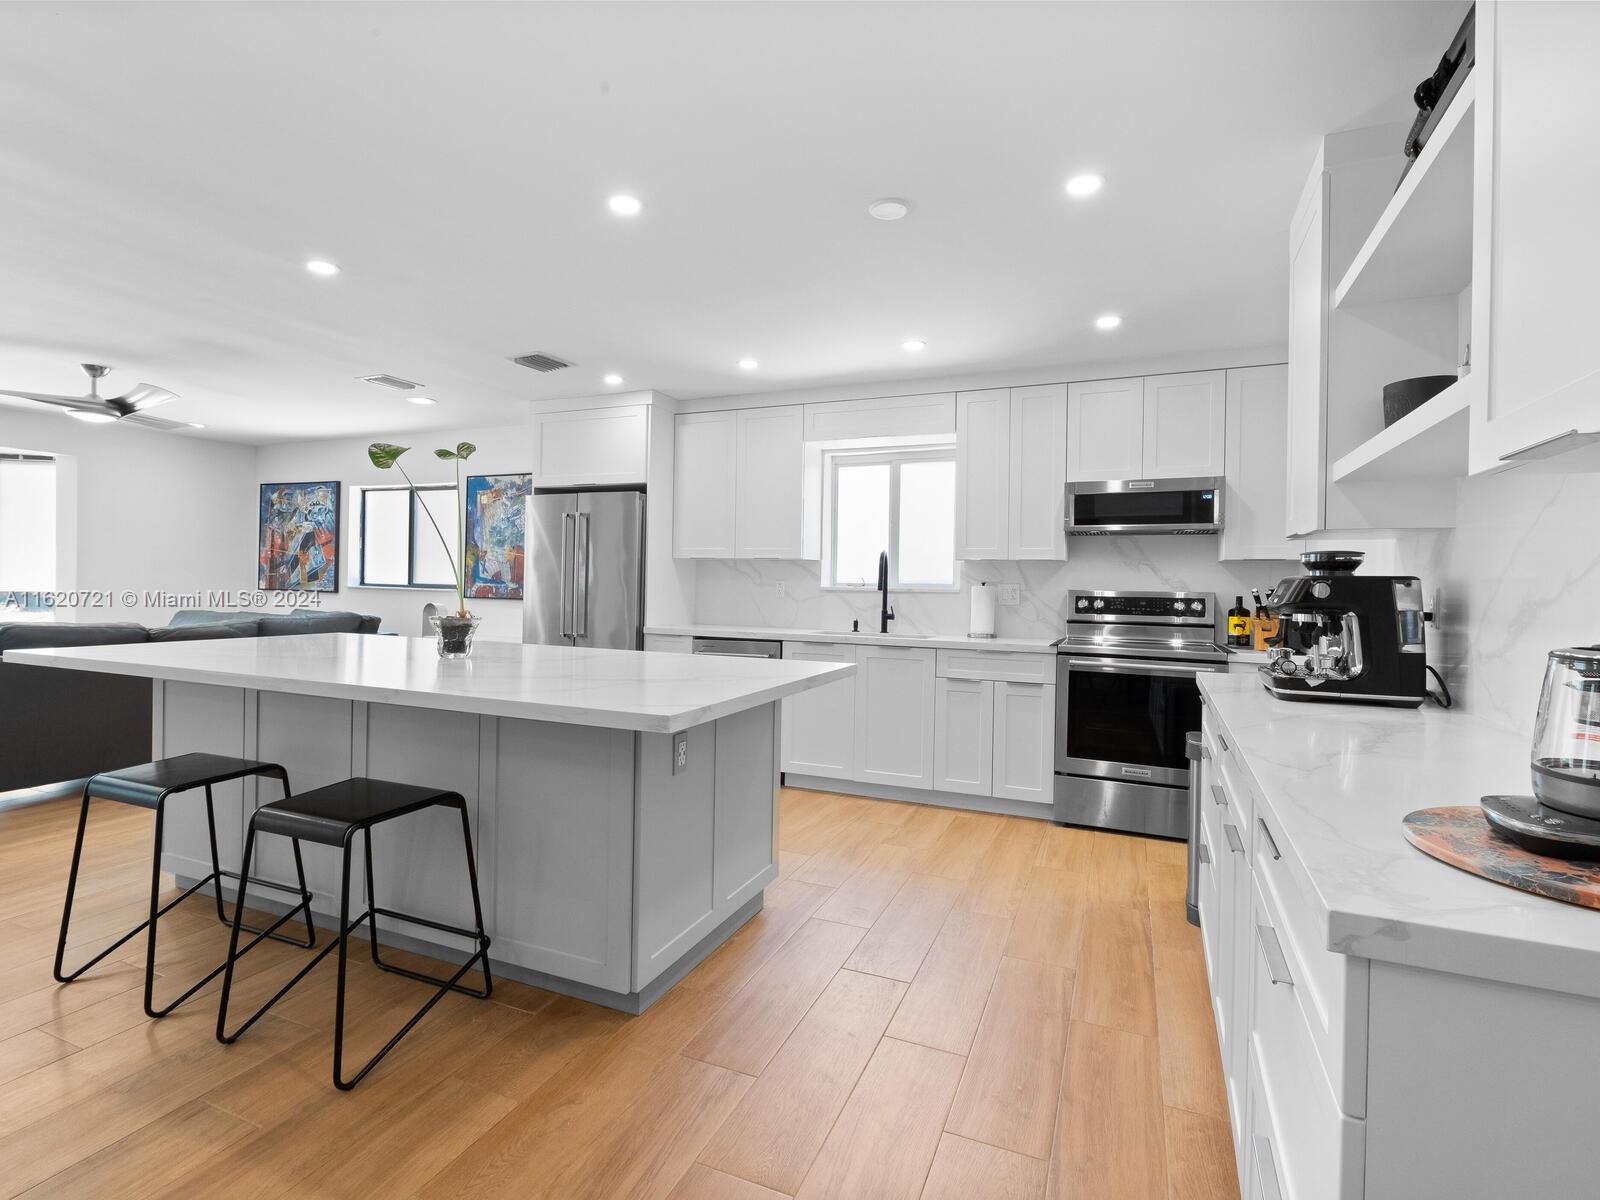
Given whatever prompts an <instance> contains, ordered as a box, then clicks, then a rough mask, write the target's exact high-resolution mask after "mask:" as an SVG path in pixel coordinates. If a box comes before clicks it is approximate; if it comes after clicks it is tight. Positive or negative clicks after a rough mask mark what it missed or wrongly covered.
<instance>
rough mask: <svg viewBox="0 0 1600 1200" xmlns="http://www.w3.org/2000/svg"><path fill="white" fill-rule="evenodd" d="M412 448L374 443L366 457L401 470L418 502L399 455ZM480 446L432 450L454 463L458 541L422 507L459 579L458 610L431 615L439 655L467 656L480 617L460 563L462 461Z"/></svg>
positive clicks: (463, 544) (463, 554)
mask: <svg viewBox="0 0 1600 1200" xmlns="http://www.w3.org/2000/svg"><path fill="white" fill-rule="evenodd" d="M409 449H411V447H409V446H396V445H394V444H393V443H392V442H373V443H372V445H370V446H368V447H367V457H368V458H369V459H371V460H372V465H373V466H375V467H377V468H378V470H380V471H387V470H388V469H389V468H390V467H394V468H395V469H396V470H398V471H399V472H400V474H401V476H402V477H404V479H405V481H406V486H407V487H409V488H410V489H411V502H412V503H413V504H415V503H416V497H417V485H416V484H415V483H413V482H412V481H411V476H409V475H407V474H406V469H405V468H404V467H402V466H401V465H400V456H401V455H402V454H404V453H405V452H406V451H407V450H409ZM477 449H478V448H477V447H476V446H474V445H473V444H472V443H471V442H457V443H456V447H455V449H453V450H435V451H434V452H433V454H434V457H435V458H442V459H444V460H445V461H447V462H453V463H455V472H456V540H455V546H454V547H453V548H452V547H451V545H450V542H449V540H448V539H446V537H445V536H444V530H442V529H440V528H439V522H437V521H435V520H434V519H433V514H432V513H431V512H428V507H427V505H423V506H422V511H423V513H424V514H426V516H427V518H428V524H430V525H432V526H433V531H434V532H435V533H436V534H438V535H439V541H440V543H441V544H442V545H443V546H444V552H445V557H446V558H448V559H449V560H450V571H451V574H453V575H454V576H455V581H456V611H455V612H453V613H444V614H441V615H439V616H436V617H432V618H430V620H431V621H432V622H433V628H434V632H435V633H437V634H438V637H439V657H440V658H466V657H467V655H469V654H471V653H472V635H473V634H474V633H476V632H477V629H478V620H479V618H478V617H476V616H474V615H473V614H472V613H470V612H468V611H467V581H466V576H465V575H463V574H462V571H461V564H462V563H463V562H464V561H465V559H466V523H465V522H464V521H463V520H462V511H461V464H462V463H464V462H465V461H466V460H467V459H469V458H471V457H472V456H473V454H474V453H475V452H476V451H477Z"/></svg>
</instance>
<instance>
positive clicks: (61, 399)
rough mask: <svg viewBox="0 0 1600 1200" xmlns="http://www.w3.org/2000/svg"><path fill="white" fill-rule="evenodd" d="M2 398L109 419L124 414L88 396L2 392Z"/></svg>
mask: <svg viewBox="0 0 1600 1200" xmlns="http://www.w3.org/2000/svg"><path fill="white" fill-rule="evenodd" d="M0 396H16V397H17V398H19V399H22V400H32V401H33V402H34V403H35V404H48V405H49V406H50V407H51V408H65V409H70V410H71V411H72V412H89V413H104V414H105V415H106V416H108V417H120V416H122V414H121V413H120V412H118V411H117V410H116V409H115V408H113V407H111V405H109V404H107V403H106V402H105V401H104V400H91V399H89V398H88V397H86V396H46V395H44V394H43V393H40V392H0Z"/></svg>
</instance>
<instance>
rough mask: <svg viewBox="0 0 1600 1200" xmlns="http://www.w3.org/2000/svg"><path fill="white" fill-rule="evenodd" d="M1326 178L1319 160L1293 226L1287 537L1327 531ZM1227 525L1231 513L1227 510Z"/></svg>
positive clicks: (1291, 249)
mask: <svg viewBox="0 0 1600 1200" xmlns="http://www.w3.org/2000/svg"><path fill="white" fill-rule="evenodd" d="M1327 208H1328V173H1327V172H1326V171H1325V170H1323V169H1322V163H1321V161H1320V159H1319V161H1318V163H1317V168H1316V170H1314V171H1313V172H1312V175H1311V179H1310V180H1309V181H1308V182H1307V184H1306V189H1305V192H1304V193H1303V194H1302V195H1301V197H1300V204H1299V207H1297V208H1296V209H1295V214H1294V219H1293V220H1292V221H1290V223H1289V369H1288V388H1289V399H1288V407H1287V409H1286V413H1285V417H1286V423H1287V439H1288V440H1287V445H1286V458H1285V463H1286V468H1287V478H1286V481H1285V493H1284V504H1283V532H1284V534H1285V536H1286V537H1290V538H1298V537H1304V536H1305V535H1306V534H1308V533H1313V532H1315V531H1316V530H1319V529H1321V528H1323V513H1324V505H1325V503H1326V491H1325V483H1326V480H1327V428H1326V425H1325V423H1324V421H1323V414H1324V411H1325V410H1326V407H1327V386H1328V378H1327V370H1326V359H1325V358H1324V347H1325V346H1326V345H1327V318H1328V281H1327ZM1223 520H1224V522H1226V520H1227V513H1226V511H1224V513H1223Z"/></svg>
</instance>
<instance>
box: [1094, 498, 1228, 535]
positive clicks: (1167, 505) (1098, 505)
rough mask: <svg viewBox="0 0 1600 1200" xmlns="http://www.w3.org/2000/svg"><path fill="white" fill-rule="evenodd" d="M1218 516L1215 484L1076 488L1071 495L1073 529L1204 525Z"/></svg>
mask: <svg viewBox="0 0 1600 1200" xmlns="http://www.w3.org/2000/svg"><path fill="white" fill-rule="evenodd" d="M1216 520H1217V502H1216V491H1215V490H1214V489H1212V488H1205V489H1203V490H1201V489H1194V490H1190V489H1185V490H1182V491H1173V490H1168V489H1163V488H1155V489H1152V490H1150V491H1124V492H1075V493H1074V494H1073V496H1072V526H1073V528H1074V529H1139V528H1142V527H1149V528H1167V527H1171V526H1182V527H1184V528H1194V529H1204V528H1207V527H1209V526H1212V525H1215V524H1216Z"/></svg>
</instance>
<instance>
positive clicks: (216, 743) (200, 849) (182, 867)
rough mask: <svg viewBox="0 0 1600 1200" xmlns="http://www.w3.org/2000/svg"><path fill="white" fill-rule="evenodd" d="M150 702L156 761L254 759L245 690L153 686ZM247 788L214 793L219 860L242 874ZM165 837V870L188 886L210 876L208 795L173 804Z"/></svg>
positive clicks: (223, 786) (220, 788)
mask: <svg viewBox="0 0 1600 1200" xmlns="http://www.w3.org/2000/svg"><path fill="white" fill-rule="evenodd" d="M151 700H152V705H153V709H154V720H153V726H152V730H151V733H152V740H153V741H154V743H155V745H154V747H153V749H154V757H156V758H172V757H174V756H176V755H179V754H191V753H196V752H205V753H210V754H231V755H233V756H235V757H246V756H248V755H249V753H250V752H249V751H248V750H247V749H246V748H245V690H244V689H243V688H230V687H216V686H213V685H211V684H201V683H160V682H158V683H155V684H154V685H153V691H152V695H151ZM245 787H246V783H245V782H241V781H239V780H234V781H232V782H230V783H220V784H218V785H217V786H216V787H214V788H213V789H212V797H213V803H214V804H215V807H216V813H217V855H218V858H219V860H220V861H221V863H222V866H223V868H224V869H225V870H237V869H238V866H239V857H240V854H241V852H242V850H243V846H244V805H245V800H244V797H245ZM92 819H93V818H92V817H91V820H92ZM162 835H163V836H162V843H163V845H162V855H161V867H162V870H164V871H169V872H171V873H172V874H174V875H176V876H178V877H179V878H181V879H185V880H189V881H193V880H196V879H203V878H204V877H205V876H207V875H209V874H211V848H210V846H209V844H208V839H207V836H206V818H205V794H204V793H203V792H200V791H194V792H186V793H184V794H183V795H179V796H174V797H173V798H172V799H171V800H170V801H168V803H167V810H166V821H165V825H164V828H163V830H162Z"/></svg>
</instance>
